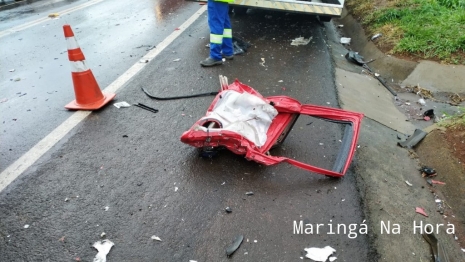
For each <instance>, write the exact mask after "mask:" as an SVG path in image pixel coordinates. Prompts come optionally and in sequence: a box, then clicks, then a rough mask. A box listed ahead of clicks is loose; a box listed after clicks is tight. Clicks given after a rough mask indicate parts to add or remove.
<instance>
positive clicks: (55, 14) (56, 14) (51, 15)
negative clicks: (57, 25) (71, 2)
mask: <svg viewBox="0 0 465 262" xmlns="http://www.w3.org/2000/svg"><path fill="white" fill-rule="evenodd" d="M59 16H60V14H58V13H52V14H49V15H48V17H50V18H57V17H59Z"/></svg>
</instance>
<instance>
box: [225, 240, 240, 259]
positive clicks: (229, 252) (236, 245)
mask: <svg viewBox="0 0 465 262" xmlns="http://www.w3.org/2000/svg"><path fill="white" fill-rule="evenodd" d="M243 240H244V236H243V235H239V236H237V237H235V238H234V241H233V243H232V244H231V245H230V246H229V247H228V248H226V255H227V256H228V257H230V256H231V255H232V254H233V253H234V252H236V250H237V249H238V248H239V246H240V245H241V243H242V241H243Z"/></svg>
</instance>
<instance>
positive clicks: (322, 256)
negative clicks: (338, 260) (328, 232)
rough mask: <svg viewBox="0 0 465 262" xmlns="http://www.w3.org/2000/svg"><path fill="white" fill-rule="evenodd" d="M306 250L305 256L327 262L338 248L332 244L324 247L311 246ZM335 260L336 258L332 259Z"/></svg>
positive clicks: (318, 261) (319, 261)
mask: <svg viewBox="0 0 465 262" xmlns="http://www.w3.org/2000/svg"><path fill="white" fill-rule="evenodd" d="M304 250H305V251H306V252H307V254H306V255H305V257H307V258H310V259H311V260H313V261H317V262H326V261H327V260H328V258H330V256H331V255H332V254H333V253H334V252H336V249H334V248H332V247H330V246H325V247H323V248H318V247H310V248H305V249H304ZM330 259H331V258H330ZM334 260H335V259H333V260H331V261H334Z"/></svg>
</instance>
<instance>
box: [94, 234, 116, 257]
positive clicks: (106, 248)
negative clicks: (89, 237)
mask: <svg viewBox="0 0 465 262" xmlns="http://www.w3.org/2000/svg"><path fill="white" fill-rule="evenodd" d="M114 245H115V243H113V242H111V241H110V240H108V239H105V240H102V241H97V242H95V243H94V245H93V247H94V248H95V249H97V251H98V253H97V255H95V258H94V260H93V262H106V261H107V254H108V253H109V252H110V249H111V247H112V246H114Z"/></svg>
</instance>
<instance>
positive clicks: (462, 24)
mask: <svg viewBox="0 0 465 262" xmlns="http://www.w3.org/2000/svg"><path fill="white" fill-rule="evenodd" d="M346 6H347V8H348V9H349V10H350V11H351V13H352V14H353V15H354V16H355V17H356V18H358V19H359V20H360V21H361V23H362V25H363V26H364V27H365V30H366V31H367V32H368V33H369V34H376V33H382V34H383V36H382V37H381V38H379V39H377V40H376V44H377V45H378V46H379V47H380V48H381V49H382V50H383V51H386V52H388V53H391V54H398V55H406V56H412V57H414V58H419V59H428V60H437V61H442V62H445V63H451V64H465V0H348V1H347V2H346Z"/></svg>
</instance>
